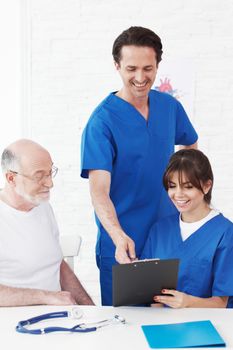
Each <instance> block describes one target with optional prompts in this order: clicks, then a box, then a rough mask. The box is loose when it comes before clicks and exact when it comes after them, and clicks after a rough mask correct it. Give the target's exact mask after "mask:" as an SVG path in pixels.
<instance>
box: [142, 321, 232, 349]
mask: <svg viewBox="0 0 233 350" xmlns="http://www.w3.org/2000/svg"><path fill="white" fill-rule="evenodd" d="M142 330H143V332H144V334H145V337H146V339H147V342H148V344H149V346H150V347H151V348H152V349H155V348H191V347H224V346H226V344H225V342H224V340H223V339H222V338H221V337H220V335H219V333H218V332H217V330H216V328H215V327H214V326H213V324H212V323H211V322H210V321H208V320H207V321H194V322H183V323H172V324H160V325H143V326H142Z"/></svg>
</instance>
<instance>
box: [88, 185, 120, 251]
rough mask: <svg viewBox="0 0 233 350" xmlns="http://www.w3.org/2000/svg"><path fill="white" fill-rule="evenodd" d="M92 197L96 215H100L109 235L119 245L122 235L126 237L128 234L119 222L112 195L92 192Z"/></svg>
mask: <svg viewBox="0 0 233 350" xmlns="http://www.w3.org/2000/svg"><path fill="white" fill-rule="evenodd" d="M91 197H92V204H93V207H94V209H95V212H96V215H97V216H98V218H99V220H100V222H101V224H102V225H103V227H104V229H105V230H106V231H107V232H108V234H109V236H110V237H111V239H112V240H113V242H114V244H115V245H117V243H118V241H119V240H120V239H121V237H122V238H123V237H125V236H126V234H125V232H124V231H123V229H122V227H121V225H120V223H119V220H118V218H117V214H116V210H115V207H114V205H113V203H112V201H111V199H110V197H109V196H108V194H105V193H93V192H92V194H91Z"/></svg>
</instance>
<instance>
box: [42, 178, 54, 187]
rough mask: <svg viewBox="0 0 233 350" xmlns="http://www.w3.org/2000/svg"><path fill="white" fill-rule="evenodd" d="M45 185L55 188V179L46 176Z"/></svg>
mask: <svg viewBox="0 0 233 350" xmlns="http://www.w3.org/2000/svg"><path fill="white" fill-rule="evenodd" d="M43 185H44V186H46V187H49V188H52V187H53V179H52V176H51V175H46V176H44V179H43Z"/></svg>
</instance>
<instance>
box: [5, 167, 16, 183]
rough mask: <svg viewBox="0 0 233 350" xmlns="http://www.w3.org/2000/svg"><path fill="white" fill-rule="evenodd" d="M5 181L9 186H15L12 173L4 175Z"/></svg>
mask: <svg viewBox="0 0 233 350" xmlns="http://www.w3.org/2000/svg"><path fill="white" fill-rule="evenodd" d="M5 176H6V181H7V182H8V184H9V185H11V186H15V174H14V173H12V172H11V171H8V172H7V173H6V174H5Z"/></svg>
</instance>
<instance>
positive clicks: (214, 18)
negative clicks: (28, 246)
mask: <svg viewBox="0 0 233 350" xmlns="http://www.w3.org/2000/svg"><path fill="white" fill-rule="evenodd" d="M23 4H24V6H25V7H26V9H25V10H26V11H24V17H25V18H24V19H23V20H24V21H26V23H27V25H26V26H25V28H28V29H27V31H28V32H27V33H26V37H27V38H28V43H27V45H28V50H29V55H27V57H28V62H27V65H28V69H27V72H28V73H27V74H28V76H27V84H26V87H27V91H26V94H25V96H26V100H25V105H28V103H29V108H27V110H28V111H30V113H28V115H27V113H25V118H27V120H26V121H25V125H28V126H29V127H28V130H27V132H26V135H25V136H27V137H31V138H33V139H35V140H37V141H38V142H41V143H42V144H44V145H45V146H46V147H47V148H48V149H49V150H50V151H51V153H52V155H53V158H54V162H55V164H56V165H57V166H58V167H59V169H60V172H59V176H58V177H57V179H56V181H55V188H54V192H53V199H52V203H53V206H54V209H55V212H56V215H57V218H58V221H59V225H60V228H61V231H62V232H63V233H73V232H76V231H78V232H79V233H80V234H81V235H82V237H83V245H82V248H81V253H80V257H79V259H78V260H79V261H78V262H77V265H76V272H77V274H78V276H79V277H80V279H81V280H82V282H83V283H84V285H85V286H86V287H87V289H88V290H89V291H90V293H91V295H92V296H93V297H94V299H95V301H96V302H97V303H98V302H99V287H98V272H97V269H96V267H95V261H94V244H95V237H96V229H95V224H94V217H93V212H92V207H91V204H90V197H89V193H88V183H87V181H85V180H81V179H80V177H79V153H80V136H81V132H82V129H83V127H84V125H85V123H86V121H87V119H88V117H89V115H90V113H91V111H92V110H93V108H94V107H95V106H96V105H97V103H99V102H100V101H101V99H102V98H103V97H105V95H107V94H108V93H109V92H110V91H113V90H117V89H118V88H120V86H121V85H120V79H119V78H118V76H117V73H116V72H115V70H114V68H113V64H112V57H111V48H112V43H113V41H114V39H115V38H116V36H117V35H118V34H119V33H120V32H121V31H122V30H124V29H126V28H128V27H129V26H131V25H142V26H146V27H149V28H151V29H152V30H154V31H155V32H156V33H158V34H159V35H160V36H161V38H162V42H163V45H164V56H163V59H164V60H166V59H174V60H176V59H179V58H182V59H191V60H192V62H193V63H194V69H195V72H194V75H195V96H194V113H193V115H192V116H191V119H192V121H193V123H194V125H195V127H196V129H197V130H198V133H199V137H200V140H199V145H200V149H202V150H203V151H204V152H205V153H206V154H207V155H208V156H209V158H210V160H211V162H212V165H213V169H214V173H215V190H214V204H216V206H217V207H219V208H220V209H221V210H222V211H223V212H224V213H225V214H226V215H227V216H228V217H229V218H231V219H233V201H232V198H233V186H232V178H233V149H232V145H231V141H232V131H233V117H232V113H233V98H232V96H233V68H232V67H233V64H232V62H233V21H232V18H233V2H232V1H231V0H221V1H219V0H205V1H203V0H188V1H187V0H186V1H185V0H173V1H170V0H144V1H139V0H137V1H136V0H134V1H132V0H118V1H117V2H116V1H112V0H108V1H107V0H106V1H104V0H24V2H23ZM27 96H30V100H28V101H27Z"/></svg>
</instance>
